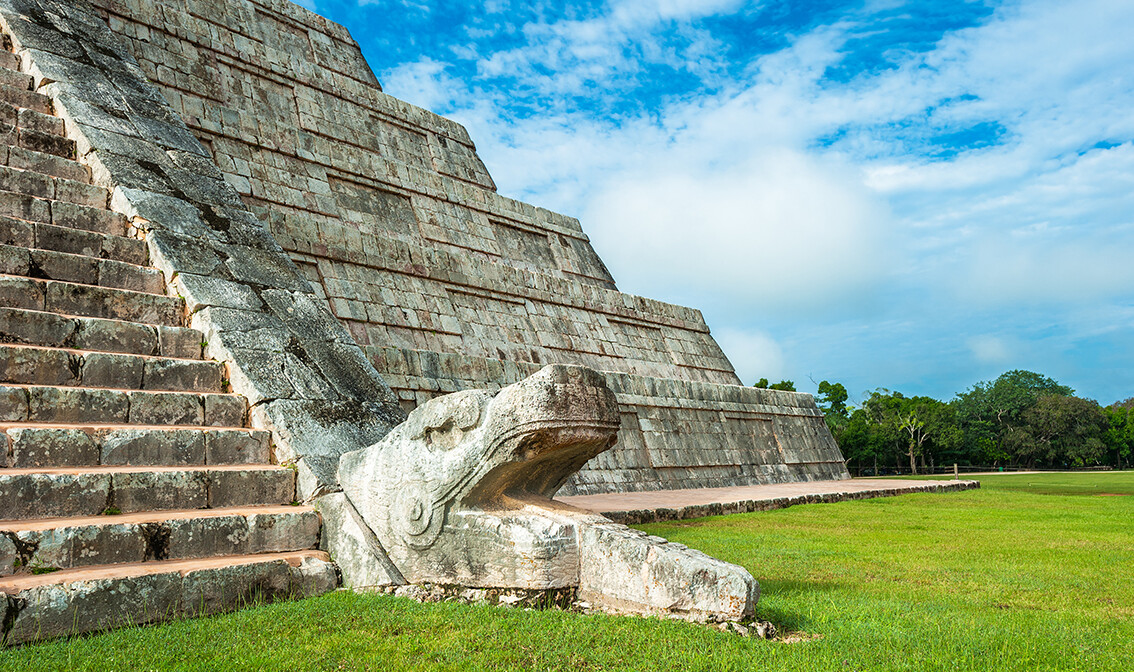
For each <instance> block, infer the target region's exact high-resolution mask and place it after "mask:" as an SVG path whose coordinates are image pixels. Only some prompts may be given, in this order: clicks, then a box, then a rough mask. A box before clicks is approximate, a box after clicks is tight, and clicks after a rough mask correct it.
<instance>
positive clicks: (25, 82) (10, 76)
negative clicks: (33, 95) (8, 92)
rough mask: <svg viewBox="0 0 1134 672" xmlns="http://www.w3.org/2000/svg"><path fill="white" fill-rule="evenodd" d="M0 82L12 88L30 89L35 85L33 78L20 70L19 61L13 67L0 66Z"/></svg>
mask: <svg viewBox="0 0 1134 672" xmlns="http://www.w3.org/2000/svg"><path fill="white" fill-rule="evenodd" d="M12 55H13V56H14V55H15V54H12ZM0 84H3V85H4V86H10V87H12V88H13V89H22V90H24V91H31V90H32V89H33V88H34V86H35V78H34V77H32V76H31V75H26V74H24V73H22V72H20V71H19V63H17V64H16V67H15V68H7V67H0Z"/></svg>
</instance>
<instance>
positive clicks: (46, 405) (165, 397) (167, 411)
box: [0, 384, 248, 427]
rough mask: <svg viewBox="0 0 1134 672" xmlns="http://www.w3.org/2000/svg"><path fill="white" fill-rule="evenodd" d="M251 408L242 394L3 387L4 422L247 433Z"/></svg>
mask: <svg viewBox="0 0 1134 672" xmlns="http://www.w3.org/2000/svg"><path fill="white" fill-rule="evenodd" d="M247 407H248V403H247V401H246V400H245V399H244V397H242V396H239V395H236V394H211V393H208V392H150V391H146V390H119V389H107V388H99V387H55V386H50V385H14V384H6V385H0V422H37V423H51V424H82V425H86V424H91V425H185V426H191V427H201V426H204V427H243V426H244V424H245V422H244V421H245V415H246V413H247V410H248V408H247Z"/></svg>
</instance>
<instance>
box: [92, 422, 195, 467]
mask: <svg viewBox="0 0 1134 672" xmlns="http://www.w3.org/2000/svg"><path fill="white" fill-rule="evenodd" d="M99 448H100V451H101V463H102V464H123V465H126V464H132V465H183V464H204V463H205V435H204V434H203V433H202V432H200V431H196V430H171V431H153V430H145V429H116V430H112V431H109V432H106V433H105V434H104V435H103V436H102V437H101V440H100V442H99Z"/></svg>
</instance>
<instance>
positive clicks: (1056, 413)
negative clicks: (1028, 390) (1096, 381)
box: [1004, 394, 1109, 467]
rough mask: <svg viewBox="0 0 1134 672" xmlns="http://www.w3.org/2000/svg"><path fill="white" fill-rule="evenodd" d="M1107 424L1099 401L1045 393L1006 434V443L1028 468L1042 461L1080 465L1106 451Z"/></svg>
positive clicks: (1090, 462)
mask: <svg viewBox="0 0 1134 672" xmlns="http://www.w3.org/2000/svg"><path fill="white" fill-rule="evenodd" d="M1108 426H1109V423H1108V420H1107V416H1106V414H1105V413H1103V411H1102V409H1101V408H1099V405H1098V403H1096V402H1094V401H1091V400H1090V399H1081V398H1079V397H1073V396H1066V395H1062V394H1044V395H1041V396H1040V397H1039V399H1037V400H1036V402H1035V403H1034V404H1032V406H1031V407H1029V408H1028V409H1027V410H1025V411H1024V412H1023V413H1021V414H1020V422H1019V424H1016V425H1013V426H1011V427H1010V428H1009V429H1008V431H1007V432H1006V433H1005V437H1004V441H1005V444H1006V446H1007V447H1008V448H1009V449H1010V450H1011V451H1012V452H1013V453H1014V454H1015V455H1016V456H1017V457H1018V458H1020V459H1021V461H1023V462H1026V463H1027V465H1028V466H1029V467H1034V466H1036V465H1037V464H1040V463H1044V464H1048V465H1057V466H1063V465H1068V466H1077V467H1081V466H1084V465H1089V464H1097V463H1098V460H1099V459H1100V458H1101V457H1102V456H1103V455H1104V454H1105V452H1106V443H1105V440H1106V436H1107V429H1108Z"/></svg>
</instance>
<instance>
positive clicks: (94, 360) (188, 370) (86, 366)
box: [0, 344, 225, 392]
mask: <svg viewBox="0 0 1134 672" xmlns="http://www.w3.org/2000/svg"><path fill="white" fill-rule="evenodd" d="M224 379H225V368H224V364H221V363H220V362H212V361H203V360H200V359H177V358H172V357H153V356H149V355H134V354H127V353H117V352H89V351H85V350H75V349H71V348H47V347H41V346H33V345H12V344H0V383H17V384H20V385H53V386H67V387H71V386H74V387H105V388H117V389H129V390H161V391H172V392H224V382H223V381H224Z"/></svg>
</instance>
